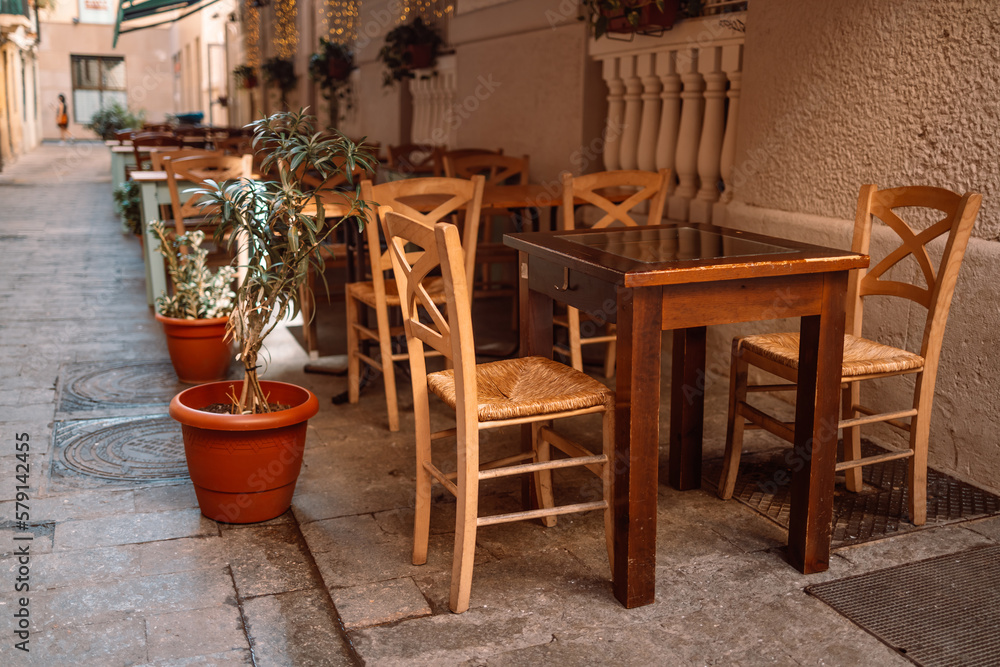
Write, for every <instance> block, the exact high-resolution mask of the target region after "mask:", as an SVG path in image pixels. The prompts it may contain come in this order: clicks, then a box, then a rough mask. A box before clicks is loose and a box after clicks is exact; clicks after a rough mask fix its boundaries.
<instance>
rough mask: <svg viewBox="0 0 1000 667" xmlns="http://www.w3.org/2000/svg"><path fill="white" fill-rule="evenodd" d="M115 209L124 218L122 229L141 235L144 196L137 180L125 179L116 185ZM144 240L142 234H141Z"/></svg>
mask: <svg viewBox="0 0 1000 667" xmlns="http://www.w3.org/2000/svg"><path fill="white" fill-rule="evenodd" d="M113 196H114V198H115V210H116V211H117V212H118V215H119V216H120V217H121V219H122V231H124V232H127V233H132V234H136V235H139V232H140V231H141V227H142V225H141V224H140V223H141V221H142V198H141V196H140V194H139V184H138V183H137V182H136V181H131V180H129V181H123V182H121V183H119V184H118V185H116V186H115V189H114V193H113ZM139 240H140V241H142V236H139Z"/></svg>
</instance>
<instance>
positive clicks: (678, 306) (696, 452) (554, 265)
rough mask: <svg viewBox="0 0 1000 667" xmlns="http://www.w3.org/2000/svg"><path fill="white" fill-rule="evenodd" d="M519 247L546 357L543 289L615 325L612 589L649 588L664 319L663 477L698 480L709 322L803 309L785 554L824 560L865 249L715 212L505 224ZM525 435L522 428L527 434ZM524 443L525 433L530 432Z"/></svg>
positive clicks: (823, 565)
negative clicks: (846, 356)
mask: <svg viewBox="0 0 1000 667" xmlns="http://www.w3.org/2000/svg"><path fill="white" fill-rule="evenodd" d="M505 243H507V245H509V246H511V247H513V248H515V249H517V250H518V251H519V256H520V259H519V266H520V271H519V274H520V290H521V306H520V307H521V346H522V348H521V349H522V354H524V355H540V356H546V357H548V356H551V354H552V302H553V300H558V301H560V302H563V303H566V304H569V305H572V306H575V307H577V308H579V309H581V310H583V311H586V312H588V313H590V314H591V315H593V316H595V317H605V318H607V319H608V320H609V321H611V322H616V323H617V325H618V349H617V375H616V379H615V390H616V392H617V403H616V409H615V421H616V430H615V460H614V464H613V465H614V494H613V511H614V525H615V534H614V554H615V568H614V572H613V581H614V592H615V596H616V597H617V598H618V599H619V600H620V601H621V602H622V603H623V604H624V605H625V606H626V607H638V606H641V605H646V604H650V603H652V602H653V599H654V587H655V574H656V571H655V566H656V512H657V462H658V455H659V445H660V437H659V421H658V414H659V410H660V335H661V334H660V332H661V331H662V330H667V329H672V330H673V331H674V345H673V366H672V378H671V401H670V406H671V410H670V413H671V414H670V459H669V482H670V484H671V486H673V487H675V488H677V489H682V490H683V489H693V488H697V487H698V486H700V484H701V445H702V417H703V414H704V391H703V388H704V377H705V375H704V373H705V327H706V326H708V325H712V324H724V323H732V322H742V321H748V320H759V319H775V318H782V317H801V318H802V319H801V341H800V349H799V354H800V368H799V385H798V393H797V402H796V412H795V445H794V449H793V451H794V452H795V454H794V456H795V457H796V458H795V463H796V465H793V475H792V480H791V494H792V497H791V517H790V526H789V531H788V558H789V561H790V562H791V564H792V565H794V566H795V567H796V568H798V569H799V570H801V571H802V572H804V573H811V572H821V571H823V570H826V569H827V567H828V563H829V554H830V531H831V521H832V512H833V490H834V466H835V463H836V449H837V423H838V416H839V408H840V366H841V361H842V358H843V335H844V298H845V293H846V289H847V276H848V272H849V271H850V270H851V269H855V268H860V267H865V266H867V265H868V257H867V256H865V255H858V254H855V253H851V252H844V251H840V250H833V249H829V248H822V247H819V246H812V245H807V244H802V243H797V242H793V241H787V240H784V239H777V238H771V237H767V236H760V235H755V234H750V233H746V232H741V231H737V230H731V229H724V228H720V227H714V226H711V225H699V224H691V223H676V224H670V225H661V226H656V227H640V228H615V229H604V230H580V231H569V232H566V231H562V232H536V233H523V234H510V235H507V236H505ZM526 437H527V438H528V440H527V443H530V434H526ZM528 446H530V444H528Z"/></svg>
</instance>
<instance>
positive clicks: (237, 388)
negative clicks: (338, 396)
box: [170, 111, 375, 523]
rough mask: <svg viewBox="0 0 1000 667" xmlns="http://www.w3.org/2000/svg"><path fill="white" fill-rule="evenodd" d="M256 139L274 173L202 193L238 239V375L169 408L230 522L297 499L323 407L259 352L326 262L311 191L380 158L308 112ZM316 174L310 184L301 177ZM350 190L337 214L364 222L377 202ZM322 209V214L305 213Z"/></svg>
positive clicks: (215, 504) (195, 468)
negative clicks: (267, 374) (270, 370)
mask: <svg viewBox="0 0 1000 667" xmlns="http://www.w3.org/2000/svg"><path fill="white" fill-rule="evenodd" d="M252 127H253V133H254V137H253V145H254V146H255V147H256V148H257V151H258V152H259V153H261V154H262V157H263V161H262V166H261V170H262V172H263V173H274V174H276V179H275V180H273V181H265V182H260V181H251V180H245V179H241V180H239V181H236V182H230V183H228V184H222V185H219V184H215V183H211V182H209V186H208V187H207V188H204V189H201V190H199V191H197V194H198V195H200V196H201V197H202V200H201V203H202V204H203V205H205V206H209V207H212V209H213V210H215V211H217V212H216V213H215V214H214V218H215V220H216V221H217V222H218V228H217V230H216V237H217V238H218V239H220V240H221V239H222V238H223V237H224V236H226V235H228V237H229V238H230V242H231V243H233V242H237V241H236V240H237V239H239V241H238V242H239V243H240V244H241V254H242V255H243V257H244V260H243V261H244V266H243V268H244V269H245V271H246V276H245V278H244V280H243V282H242V284H241V285H240V286H239V287H238V288H237V290H236V303H235V307H234V309H233V312H232V314H231V315H230V318H229V324H228V329H227V331H228V335H229V336H230V337H231V338H232V339H234V340H235V341H236V343H237V346H238V348H239V354H238V355H237V358H238V359H239V360H240V362H241V363H242V364H243V380H242V382H215V383H209V384H205V385H201V386H199V387H193V388H191V389H188V390H186V391H183V392H181V393H180V394H178V395H177V396H175V397H174V399H173V401H172V402H171V404H170V415H171V416H172V417H173V418H174V419H176V420H177V421H179V422H181V424H182V430H183V433H184V451H185V454H186V456H187V462H188V470H189V472H190V473H191V479H192V481H193V482H194V484H195V491H196V493H197V495H198V503H199V506H200V507H201V511H202V513H203V514H205V515H206V516H208V517H210V518H213V519H216V520H219V521H226V522H230V523H251V522H255V521H264V520H266V519H270V518H273V517H275V516H278V515H279V514H281V513H283V512H284V511H285V510H287V509H288V507H289V505H290V504H291V499H292V494H293V492H294V491H295V481H296V479H297V477H298V473H299V469H300V467H301V465H302V452H303V449H304V446H305V432H306V423H307V421H308V420H309V418H311V417H313V416H314V415H315V414H316V413H317V412H318V411H319V402H318V401H317V399H316V397H315V396H314V395H313V394H312V393H311V392H309V391H308V390H306V389H304V388H302V387H298V386H295V385H292V384H286V383H283V382H268V381H263V380H260V379H259V377H258V370H259V368H260V366H259V364H260V352H261V348H262V346H263V344H264V341H265V339H266V338H267V336H268V334H270V333H271V331H273V330H274V328H275V327H276V326H277V325H278V324H279V323H280V322H281V321H282V320H284V319H285V318H286V317H288V316H294V315H295V314H297V313H298V312H299V294H300V292H299V290H300V288H301V287H302V286H303V285H305V284H306V277H307V269H308V267H309V265H310V264H312V265H313V266H315V267H316V268H321V267H322V266H323V262H324V255H323V254H322V252H321V250H320V246H321V244H322V243H323V242H324V241H325V240H326V239H327V238H328V237H329V236H330V235H331V234H332V233H333V232H334V229H335V226H330V225H326V224H324V221H325V214H324V207H323V205H322V203H321V202H320V201H319V200H317V198H316V193H317V191H318V190H319V189H321V188H323V186H324V185H325V183H326V182H327V181H328V180H330V179H332V178H334V177H341V176H343V177H346V178H347V179H348V183H353V182H352V181H351V173H352V171H353V170H354V169H355V168H361V169H363V170H365V171H368V172H371V171H373V170H374V167H375V159H374V157H373V156H372V155H371V153H370V152H369V150H368V149H367V148H365V147H362V146H358V145H356V144H354V143H353V142H351V141H350V140H348V139H346V138H345V137H343V136H341V135H340V134H339V133H337V132H331V133H318V132H317V127H316V119H315V118H313V117H312V116H307V115H306V114H305V112H304V111H300V112H298V113H291V112H281V113H277V114H274V115H272V116H270V117H268V118H264V119H262V120H259V121H256V122H255V123H253V124H252ZM307 171H309V172H313V173H314V174H318V176H319V178H318V179H317V180H316V181H312V180H311V181H310V182H313V183H314V185H311V186H307V185H306V183H305V182H304V180H303V177H304V176H305V175H306V172H307ZM354 185H355V187H354V189H353V190H349V191H347V192H345V193H344V205H343V209H342V211H340V213H341V214H342V216H341V217H340V218H339V220H345V219H351V220H354V221H356V223H357V224H359V225H361V224H362V221H363V220H364V216H363V214H364V212H365V211H366V210H368V208H369V207H370V204H369V203H368V202H365V201H363V200H361V199H360V194H359V193H360V184H354ZM309 207H315V213H308V212H307V209H308V208H309Z"/></svg>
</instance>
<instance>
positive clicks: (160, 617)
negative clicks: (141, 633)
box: [146, 605, 250, 661]
mask: <svg viewBox="0 0 1000 667" xmlns="http://www.w3.org/2000/svg"><path fill="white" fill-rule="evenodd" d="M146 643H147V654H148V656H149V659H150V660H153V661H156V660H168V659H176V658H192V657H198V656H203V655H212V654H217V653H223V654H224V653H229V652H232V651H242V650H244V649H248V648H250V647H249V644H248V641H247V636H246V634H244V632H243V620H242V618H241V616H240V610H239V608H238V607H236V606H235V605H222V606H219V607H209V608H208V609H194V610H185V611H179V612H173V613H169V614H156V615H151V616H146Z"/></svg>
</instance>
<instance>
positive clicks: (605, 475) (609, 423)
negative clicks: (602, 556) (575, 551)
mask: <svg viewBox="0 0 1000 667" xmlns="http://www.w3.org/2000/svg"><path fill="white" fill-rule="evenodd" d="M602 427H603V428H602V430H603V441H604V456H605V457H607V459H608V460H607V463H605V464H604V470H603V472H602V474H601V482H602V484H603V487H604V500H605V502H607V503H608V506H607V507H605V508H604V541H605V543H606V544H607V548H608V563H609V564H610V565H611V572H612V573H614V571H615V515H614V507H612V504H613V502H614V497H615V492H614V480H615V471H614V465H615V404H614V402H611V403H610V404H609V405H606V406H605V410H604V419H603V424H602Z"/></svg>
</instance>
